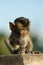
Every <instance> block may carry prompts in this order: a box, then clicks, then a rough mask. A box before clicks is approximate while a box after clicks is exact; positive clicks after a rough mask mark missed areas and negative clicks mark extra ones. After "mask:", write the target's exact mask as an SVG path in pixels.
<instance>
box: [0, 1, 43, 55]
mask: <svg viewBox="0 0 43 65" xmlns="http://www.w3.org/2000/svg"><path fill="white" fill-rule="evenodd" d="M21 16H23V17H26V18H28V19H29V20H30V21H31V25H30V33H31V37H32V41H33V44H34V48H33V50H37V51H41V52H43V0H0V55H7V54H10V52H9V50H8V49H7V47H6V45H5V43H4V40H5V39H6V38H7V37H9V35H10V33H11V31H10V29H9V22H13V21H14V20H15V19H16V18H17V17H21Z"/></svg>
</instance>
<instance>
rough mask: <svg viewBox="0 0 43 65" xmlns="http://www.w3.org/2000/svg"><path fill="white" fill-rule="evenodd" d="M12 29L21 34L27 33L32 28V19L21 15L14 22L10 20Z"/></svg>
mask: <svg viewBox="0 0 43 65" xmlns="http://www.w3.org/2000/svg"><path fill="white" fill-rule="evenodd" d="M10 29H11V30H12V31H13V32H14V31H15V32H17V33H19V34H21V35H26V34H27V33H28V31H29V29H30V21H29V19H27V18H24V17H19V18H17V19H15V21H14V23H11V22H10Z"/></svg>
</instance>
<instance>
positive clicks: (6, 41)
mask: <svg viewBox="0 0 43 65" xmlns="http://www.w3.org/2000/svg"><path fill="white" fill-rule="evenodd" d="M5 44H6V46H7V48H8V49H9V51H10V52H11V53H12V54H13V53H14V51H15V50H17V49H18V48H19V45H14V46H12V45H11V44H10V41H9V39H8V38H7V39H6V40H5Z"/></svg>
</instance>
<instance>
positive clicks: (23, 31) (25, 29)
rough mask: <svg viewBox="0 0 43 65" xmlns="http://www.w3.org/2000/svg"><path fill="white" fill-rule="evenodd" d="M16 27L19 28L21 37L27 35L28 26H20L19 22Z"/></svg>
mask: <svg viewBox="0 0 43 65" xmlns="http://www.w3.org/2000/svg"><path fill="white" fill-rule="evenodd" d="M17 27H18V28H19V32H20V35H21V36H25V35H27V34H28V32H29V28H28V26H27V27H26V26H24V25H23V24H21V23H20V22H18V24H17Z"/></svg>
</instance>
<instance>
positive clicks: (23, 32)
mask: <svg viewBox="0 0 43 65" xmlns="http://www.w3.org/2000/svg"><path fill="white" fill-rule="evenodd" d="M20 34H21V36H26V35H27V34H28V31H27V30H25V29H24V30H21V31H20Z"/></svg>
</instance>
